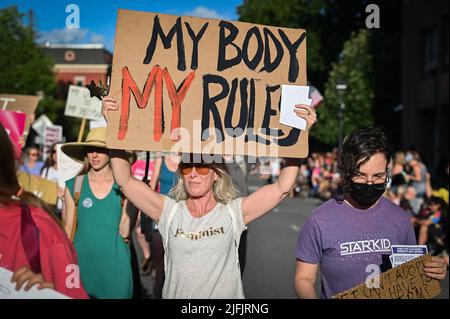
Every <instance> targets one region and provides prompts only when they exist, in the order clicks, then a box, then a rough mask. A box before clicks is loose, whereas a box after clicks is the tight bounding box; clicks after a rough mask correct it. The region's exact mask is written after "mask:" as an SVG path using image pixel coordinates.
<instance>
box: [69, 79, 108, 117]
mask: <svg viewBox="0 0 450 319" xmlns="http://www.w3.org/2000/svg"><path fill="white" fill-rule="evenodd" d="M64 115H66V116H71V117H77V118H82V119H88V120H96V121H97V120H101V119H102V118H103V116H102V102H101V101H100V100H99V99H98V98H96V97H93V98H91V94H90V93H89V89H87V88H85V87H81V86H76V85H70V86H69V93H68V95H67V101H66V108H65V110H64Z"/></svg>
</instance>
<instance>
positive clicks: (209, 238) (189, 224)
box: [103, 97, 316, 299]
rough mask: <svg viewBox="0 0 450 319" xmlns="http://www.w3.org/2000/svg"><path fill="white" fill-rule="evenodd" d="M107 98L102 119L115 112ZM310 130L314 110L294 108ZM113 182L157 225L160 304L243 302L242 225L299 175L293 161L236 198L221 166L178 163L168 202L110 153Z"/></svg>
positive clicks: (280, 197) (284, 191)
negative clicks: (178, 300)
mask: <svg viewBox="0 0 450 319" xmlns="http://www.w3.org/2000/svg"><path fill="white" fill-rule="evenodd" d="M117 109H118V105H117V103H116V102H115V100H114V99H113V98H111V97H105V98H104V100H103V115H104V116H105V117H106V115H107V113H108V111H109V110H117ZM297 114H298V116H300V117H302V118H304V119H305V120H306V121H307V123H308V128H310V127H311V126H312V125H313V124H314V122H315V120H316V114H315V111H314V109H311V108H310V107H308V106H305V105H299V106H298V113H297ZM110 154H111V167H112V170H113V175H114V179H115V180H116V182H117V184H118V185H119V186H120V188H121V190H122V191H123V193H124V194H125V196H126V197H127V198H128V199H129V200H130V201H131V202H132V203H133V204H134V205H135V206H136V207H138V208H139V209H140V210H141V211H142V212H144V213H145V214H147V215H148V216H150V218H152V219H153V220H155V221H156V222H157V223H158V227H159V231H160V233H161V236H162V239H163V243H164V249H165V278H166V280H165V283H164V288H163V298H164V299H167V298H186V299H190V298H244V291H243V287H242V280H241V274H240V270H239V262H238V260H239V257H238V251H237V250H238V247H239V238H240V235H241V233H242V231H243V230H244V228H245V225H247V224H249V223H250V222H252V221H254V220H256V219H258V218H259V217H261V216H263V215H265V214H266V213H268V212H269V211H271V210H272V209H273V208H274V207H275V206H277V205H278V204H279V203H280V202H281V201H282V200H283V199H284V198H285V197H286V196H287V194H289V192H290V190H291V188H292V186H293V185H294V183H295V179H296V177H297V173H298V171H299V167H298V161H297V160H291V161H289V162H288V164H287V165H286V167H285V168H283V170H282V171H281V174H280V177H279V179H278V180H277V182H276V183H274V184H271V185H266V186H264V187H262V188H260V189H259V190H257V191H255V192H254V193H252V194H251V195H249V196H246V197H240V198H236V192H235V190H234V187H233V184H232V182H231V178H230V176H229V174H228V172H227V170H226V167H225V165H224V164H223V163H219V162H218V161H217V160H216V161H215V162H212V163H206V160H205V158H203V160H201V159H200V158H196V157H199V156H196V155H198V154H196V155H193V158H186V156H183V157H182V161H181V163H180V164H179V165H178V170H177V174H178V175H179V181H178V183H177V185H176V186H175V187H174V188H173V189H172V191H171V195H172V198H173V199H172V198H170V197H168V196H165V195H162V194H159V193H157V192H155V191H154V190H152V189H151V188H149V187H148V186H147V185H146V184H144V183H143V182H141V181H139V180H137V179H136V178H134V177H133V176H132V174H131V169H130V164H129V162H128V161H127V160H126V159H125V153H124V152H123V151H119V150H113V151H111V153H110Z"/></svg>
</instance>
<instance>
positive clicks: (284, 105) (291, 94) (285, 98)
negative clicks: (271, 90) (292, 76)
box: [280, 85, 312, 130]
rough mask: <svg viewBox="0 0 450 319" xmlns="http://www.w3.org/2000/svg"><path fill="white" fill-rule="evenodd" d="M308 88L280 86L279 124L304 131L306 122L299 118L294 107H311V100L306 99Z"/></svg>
mask: <svg viewBox="0 0 450 319" xmlns="http://www.w3.org/2000/svg"><path fill="white" fill-rule="evenodd" d="M308 95H309V87H308V86H299V85H282V86H281V110H280V123H281V124H284V125H288V126H291V127H295V128H298V129H300V130H305V129H306V127H307V123H306V120H305V119H303V118H301V117H299V116H298V115H297V114H296V112H295V110H296V108H295V105H298V104H304V105H311V102H312V100H311V99H310V98H308Z"/></svg>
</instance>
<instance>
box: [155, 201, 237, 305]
mask: <svg viewBox="0 0 450 319" xmlns="http://www.w3.org/2000/svg"><path fill="white" fill-rule="evenodd" d="M175 204H177V205H178V207H177V210H176V212H175V213H174V216H173V219H172V221H171V222H170V225H167V222H168V221H167V218H168V215H169V213H170V211H171V210H172V208H173V206H174V205H175ZM241 204H242V198H237V199H235V200H233V201H232V202H231V203H230V204H228V205H230V207H231V209H232V211H233V214H234V217H235V220H236V237H235V234H234V229H233V226H232V219H231V216H230V214H229V213H228V211H227V208H226V206H225V205H224V204H221V203H218V204H217V206H216V207H215V208H214V209H213V210H212V211H211V212H209V213H208V214H206V215H205V216H202V217H200V218H194V217H193V216H192V215H191V213H190V212H189V210H188V208H187V206H186V202H185V201H179V202H178V203H177V202H175V200H173V199H171V198H169V197H165V200H164V209H163V212H162V215H161V218H160V221H159V225H158V227H159V231H160V234H161V236H162V237H163V242H167V245H168V250H167V251H166V253H167V258H166V260H167V265H166V278H165V282H164V288H163V298H164V299H200V298H201V299H209V298H217V299H223V298H226V299H243V298H244V289H243V287H242V280H241V272H240V269H239V264H238V261H239V257H238V254H237V249H236V246H235V245H236V244H237V246H239V239H240V237H241V234H242V232H243V231H244V229H245V225H244V219H243V214H242V208H241ZM167 227H169V232H168V234H169V238H168V240H166V238H165V237H166V234H167ZM235 238H236V242H235Z"/></svg>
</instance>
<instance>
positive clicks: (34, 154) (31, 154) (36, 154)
mask: <svg viewBox="0 0 450 319" xmlns="http://www.w3.org/2000/svg"><path fill="white" fill-rule="evenodd" d="M28 156H38V153H28Z"/></svg>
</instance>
